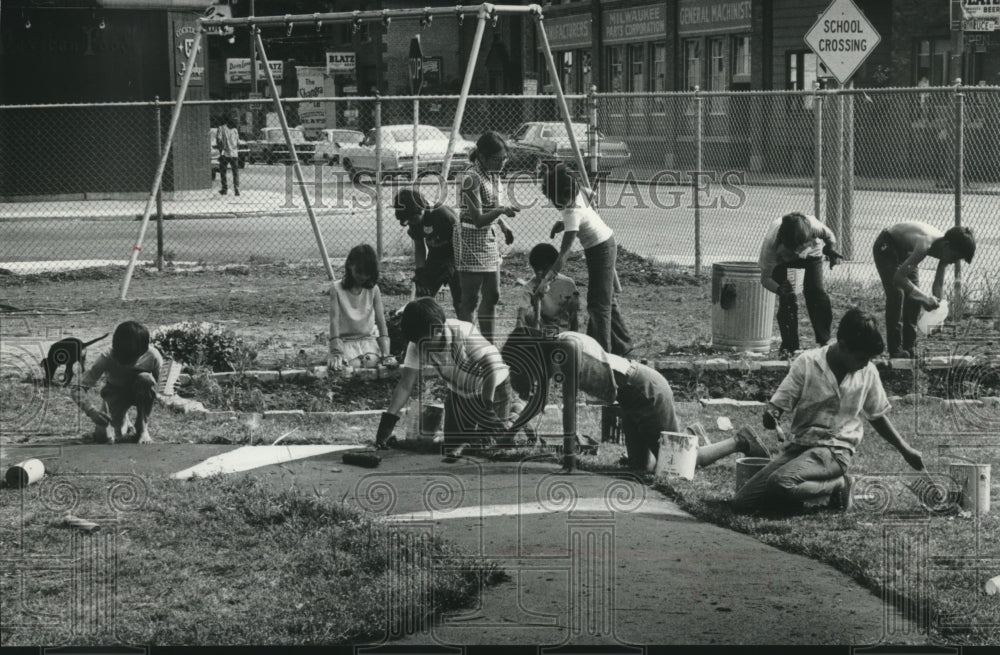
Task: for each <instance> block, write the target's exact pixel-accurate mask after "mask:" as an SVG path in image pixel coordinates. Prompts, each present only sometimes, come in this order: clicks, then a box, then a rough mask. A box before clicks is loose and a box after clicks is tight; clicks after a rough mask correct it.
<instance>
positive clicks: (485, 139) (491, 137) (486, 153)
mask: <svg viewBox="0 0 1000 655" xmlns="http://www.w3.org/2000/svg"><path fill="white" fill-rule="evenodd" d="M501 150H504V151H505V150H507V142H506V141H504V138H503V137H502V136H500V135H499V134H497V133H496V132H486V133H484V134H483V135H482V136H481V137H479V139H478V140H477V141H476V147H475V148H473V149H472V152H470V153H469V161H477V160H478V159H479V157H480V156H483V157H490V156H492V155H495V154H497V153H498V152H500V151H501Z"/></svg>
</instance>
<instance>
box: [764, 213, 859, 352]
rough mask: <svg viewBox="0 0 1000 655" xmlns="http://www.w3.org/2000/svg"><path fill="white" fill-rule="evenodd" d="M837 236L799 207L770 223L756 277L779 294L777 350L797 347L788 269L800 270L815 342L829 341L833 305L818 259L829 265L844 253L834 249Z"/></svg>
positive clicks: (796, 305)
mask: <svg viewBox="0 0 1000 655" xmlns="http://www.w3.org/2000/svg"><path fill="white" fill-rule="evenodd" d="M836 243H837V237H836V236H834V234H833V231H832V230H831V229H830V228H828V227H827V226H826V225H824V224H823V223H821V222H820V221H819V220H818V219H817V218H816V217H815V216H806V215H805V214H800V213H798V212H792V213H791V214H786V215H785V216H782V217H781V218H779V219H778V220H776V221H774V222H773V223H771V226H770V227H769V228H768V230H767V234H766V235H765V236H764V243H763V244H762V245H761V247H760V260H759V261H760V282H761V284H762V285H764V288H765V289H767V290H768V291H770V292H771V293H775V294H777V295H778V331H779V332H780V333H781V349H780V352H781V354H782V356H786V357H787V356H791V355H793V354H794V353H795V351H797V350H799V303H798V299H797V298H796V297H795V286H794V285H793V284H792V282H791V281H790V280H789V279H788V269H790V268H797V269H801V270H802V271H803V272H804V276H805V279H804V281H803V285H802V293H803V295H804V296H805V298H806V309H807V310H808V312H809V320H810V321H811V322H812V326H813V331H814V332H815V333H816V343H817V344H818V345H820V346H825V345H826V344H827V342H828V341H830V329H831V326H832V325H833V310H832V308H831V306H830V296H829V295H827V293H826V289H825V288H824V286H823V262H824V260H829V262H830V268H833V267H834V266H836V265H837V263H838V262H839V261H840V260H841V259H843V258H844V257H843V255H841V254H840V253H839V252H837V251H836V250H834V248H833V247H834V246H835V245H836Z"/></svg>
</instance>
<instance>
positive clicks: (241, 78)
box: [226, 58, 250, 84]
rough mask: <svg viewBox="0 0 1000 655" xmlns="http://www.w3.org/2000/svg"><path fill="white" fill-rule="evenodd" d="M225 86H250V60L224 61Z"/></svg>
mask: <svg viewBox="0 0 1000 655" xmlns="http://www.w3.org/2000/svg"><path fill="white" fill-rule="evenodd" d="M226 84H250V59H249V58H247V59H227V60H226Z"/></svg>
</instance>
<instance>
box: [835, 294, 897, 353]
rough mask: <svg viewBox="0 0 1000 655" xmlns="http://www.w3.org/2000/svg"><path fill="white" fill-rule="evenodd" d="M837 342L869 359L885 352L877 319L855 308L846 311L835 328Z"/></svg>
mask: <svg viewBox="0 0 1000 655" xmlns="http://www.w3.org/2000/svg"><path fill="white" fill-rule="evenodd" d="M837 341H839V342H840V343H842V344H844V347H845V348H846V349H847V350H850V351H851V352H854V353H859V354H862V355H865V356H866V357H868V358H869V359H871V358H872V357H875V356H876V355H879V354H881V353H882V351H884V350H885V341H883V340H882V332H881V331H880V330H879V325H878V319H876V318H875V317H874V316H872V315H871V314H868V313H867V312H863V311H861V310H860V309H858V308H857V307H855V308H854V309H849V310H847V313H845V314H844V316H843V318H841V319H840V325H838V326H837Z"/></svg>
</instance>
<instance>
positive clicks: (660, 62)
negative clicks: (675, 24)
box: [650, 43, 667, 114]
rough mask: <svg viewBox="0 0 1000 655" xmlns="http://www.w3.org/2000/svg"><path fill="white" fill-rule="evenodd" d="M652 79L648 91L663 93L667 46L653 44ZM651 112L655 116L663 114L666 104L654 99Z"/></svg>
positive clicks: (664, 89) (665, 78) (659, 99)
mask: <svg viewBox="0 0 1000 655" xmlns="http://www.w3.org/2000/svg"><path fill="white" fill-rule="evenodd" d="M651 72H652V78H651V79H650V82H651V84H652V87H651V89H650V90H652V91H654V92H663V91H666V90H667V44H665V43H654V44H653V70H652V71H651ZM653 111H654V112H655V113H657V114H664V113H666V111H667V102H666V99H665V98H656V99H654V100H653Z"/></svg>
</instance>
